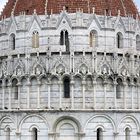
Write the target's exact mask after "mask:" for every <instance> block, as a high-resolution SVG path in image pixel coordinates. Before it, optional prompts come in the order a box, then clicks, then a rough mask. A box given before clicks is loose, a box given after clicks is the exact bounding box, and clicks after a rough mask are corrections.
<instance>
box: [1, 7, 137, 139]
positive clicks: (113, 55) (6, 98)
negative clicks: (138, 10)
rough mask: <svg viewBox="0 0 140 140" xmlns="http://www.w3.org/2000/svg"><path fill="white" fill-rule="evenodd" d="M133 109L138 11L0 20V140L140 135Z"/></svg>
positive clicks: (18, 17)
mask: <svg viewBox="0 0 140 140" xmlns="http://www.w3.org/2000/svg"><path fill="white" fill-rule="evenodd" d="M65 86H68V87H69V88H68V89H69V92H68V93H67V92H66V91H65ZM139 116H140V23H139V19H138V18H136V19H134V18H133V17H132V16H128V17H121V16H120V15H119V12H118V16H117V17H112V16H106V15H102V16H99V15H96V14H95V13H91V14H86V13H82V11H77V12H76V13H71V14H69V13H67V12H66V11H65V10H64V9H63V11H62V12H61V13H60V14H57V15H54V14H52V15H40V16H39V15H37V14H36V12H34V14H33V15H31V16H28V15H25V14H24V13H22V14H21V15H19V16H16V17H14V16H13V15H11V17H10V18H3V19H2V20H1V21H0V139H1V140H24V139H26V140H65V139H66V140H140V117H139Z"/></svg>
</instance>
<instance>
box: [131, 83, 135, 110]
mask: <svg viewBox="0 0 140 140" xmlns="http://www.w3.org/2000/svg"><path fill="white" fill-rule="evenodd" d="M131 108H132V109H134V84H133V83H131Z"/></svg>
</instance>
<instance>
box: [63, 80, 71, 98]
mask: <svg viewBox="0 0 140 140" xmlns="http://www.w3.org/2000/svg"><path fill="white" fill-rule="evenodd" d="M63 85H64V98H70V79H69V77H65V78H64V80H63Z"/></svg>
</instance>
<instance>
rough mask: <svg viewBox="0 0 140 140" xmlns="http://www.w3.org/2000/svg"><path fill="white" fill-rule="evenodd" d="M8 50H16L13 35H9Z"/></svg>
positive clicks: (14, 36)
mask: <svg viewBox="0 0 140 140" xmlns="http://www.w3.org/2000/svg"><path fill="white" fill-rule="evenodd" d="M10 48H11V49H12V50H15V48H16V35H15V34H14V33H12V34H11V35H10Z"/></svg>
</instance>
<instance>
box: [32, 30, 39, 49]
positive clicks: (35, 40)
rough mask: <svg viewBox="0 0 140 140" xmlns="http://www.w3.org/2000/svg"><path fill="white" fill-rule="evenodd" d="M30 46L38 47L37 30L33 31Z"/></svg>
mask: <svg viewBox="0 0 140 140" xmlns="http://www.w3.org/2000/svg"><path fill="white" fill-rule="evenodd" d="M32 48H39V32H38V31H33V34H32Z"/></svg>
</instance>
